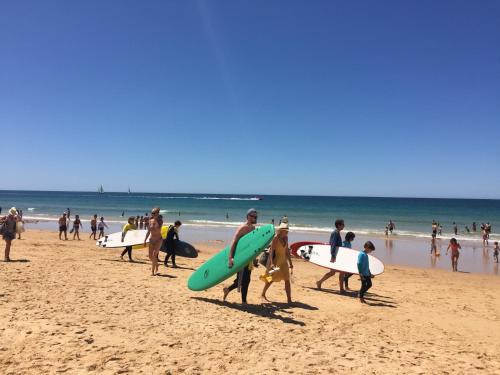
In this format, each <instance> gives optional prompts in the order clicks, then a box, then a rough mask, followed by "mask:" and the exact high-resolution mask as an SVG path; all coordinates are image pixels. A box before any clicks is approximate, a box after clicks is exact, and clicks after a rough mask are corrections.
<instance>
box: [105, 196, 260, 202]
mask: <svg viewBox="0 0 500 375" xmlns="http://www.w3.org/2000/svg"><path fill="white" fill-rule="evenodd" d="M113 198H145V199H195V200H223V201H259V200H261V199H260V198H257V197H250V198H241V197H190V196H182V197H173V196H167V197H162V196H147V195H135V194H134V195H114V196H113Z"/></svg>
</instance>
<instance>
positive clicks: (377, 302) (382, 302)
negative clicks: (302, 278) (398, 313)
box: [302, 286, 397, 309]
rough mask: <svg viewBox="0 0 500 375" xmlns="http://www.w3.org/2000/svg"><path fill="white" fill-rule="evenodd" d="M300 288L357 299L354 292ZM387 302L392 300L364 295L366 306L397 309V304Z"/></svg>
mask: <svg viewBox="0 0 500 375" xmlns="http://www.w3.org/2000/svg"><path fill="white" fill-rule="evenodd" d="M302 288H305V289H311V290H315V291H317V292H323V293H329V294H336V295H338V296H340V297H347V298H356V299H357V298H358V292H356V291H349V292H344V293H340V291H338V290H333V289H325V288H322V289H318V288H313V287H310V286H303V287H302ZM389 300H392V298H391V297H386V296H382V295H378V294H375V293H370V292H366V294H365V301H366V302H367V303H366V304H367V305H369V306H377V307H389V308H393V309H395V308H396V307H397V304H396V303H395V302H393V301H389ZM372 301H373V302H372Z"/></svg>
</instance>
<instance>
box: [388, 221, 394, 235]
mask: <svg viewBox="0 0 500 375" xmlns="http://www.w3.org/2000/svg"><path fill="white" fill-rule="evenodd" d="M387 226H388V227H389V233H390V234H392V232H393V231H394V229H396V224H394V222H393V221H392V220H389V224H387Z"/></svg>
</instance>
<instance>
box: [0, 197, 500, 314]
mask: <svg viewBox="0 0 500 375" xmlns="http://www.w3.org/2000/svg"><path fill="white" fill-rule="evenodd" d="M257 220H258V213H257V211H256V210H255V209H253V208H252V209H249V210H248V211H247V214H246V221H245V222H244V223H243V224H241V225H240V226H239V227H238V229H237V230H236V232H235V234H234V236H233V238H232V241H231V244H230V247H229V249H230V250H229V255H228V259H227V266H228V268H232V267H233V265H234V257H235V252H236V250H237V245H238V242H239V240H240V239H241V238H242V237H243V236H245V235H246V234H248V233H250V232H252V231H253V230H254V229H255V227H256V224H257ZM163 222H164V220H163V216H162V215H160V208H159V207H155V208H153V209H152V210H151V213H150V214H148V213H145V214H144V215H143V216H130V217H129V218H128V220H127V223H126V224H125V225H124V226H123V228H122V234H121V241H122V242H123V241H124V239H125V237H126V235H127V233H128V232H129V231H132V230H137V229H144V230H145V231H146V234H145V236H144V241H143V246H144V247H148V258H149V260H150V261H151V275H152V276H157V275H159V272H158V270H159V263H160V259H159V253H160V250H163V251H164V252H166V255H165V259H164V265H165V267H168V261H169V259H171V261H172V267H173V268H177V265H176V262H175V259H176V247H177V244H178V243H179V228H180V227H181V225H182V223H181V222H180V221H175V223H174V224H173V225H170V226H168V227H167V230H166V233H164V234H162V227H163ZM58 225H59V239H60V240H68V228H69V227H70V226H71V229H70V231H69V232H70V234H73V240H81V238H80V230H81V229H83V223H82V221H81V219H80V216H79V215H75V216H74V220H71V211H70V209H69V208H68V209H67V210H66V211H65V212H64V213H63V214H62V215H61V216H60V217H59V219H58ZM273 225H274V220H273ZM344 227H345V223H344V220H342V219H337V220H336V221H335V229H334V230H333V232H332V233H331V235H330V241H329V245H330V256H331V258H330V263H331V267H330V269H329V270H328V272H326V273H325V274H324V275H323V276H322V277H321V278H320V279H319V280H318V281H317V282H316V288H317V289H321V288H322V286H323V283H324V282H326V281H327V280H328V279H330V278H331V277H332V276H334V275H335V274H337V275H338V281H339V282H338V284H339V288H340V293H347V292H348V291H350V289H349V279H350V277H351V276H352V274H350V273H346V272H341V271H338V270H336V267H335V262H336V260H337V255H338V253H339V251H341V250H340V249H341V248H352V241H353V240H354V238H355V237H356V236H355V234H354V233H353V232H347V233H346V234H345V237H344V240H343V239H342V234H341V232H342V231H343V230H344ZM431 228H432V234H431V255H433V256H439V255H440V254H439V253H438V252H437V246H436V237H437V236H440V235H441V234H442V226H441V224H440V223H438V222H436V221H435V220H433V221H432V224H431ZM453 228H454V233H455V234H456V233H457V231H458V228H457V225H456V224H455V223H453ZM466 228H467V229H468V227H467V226H466ZM480 228H481V231H482V234H483V244H484V245H487V244H488V240H489V236H490V233H491V225H490V223H485V224H481V226H480ZM107 229H109V227H108V225H107V224H106V222H105V220H104V217H102V216H101V217H99V216H98V215H97V214H94V215H93V216H92V217H91V218H90V235H89V239H93V240H99V239H101V238H103V237H105V236H106V235H105V231H106V230H107ZM395 229H396V224H395V223H394V221H392V220H389V223H388V224H387V226H386V228H385V234H386V235H389V234H392V233H393V232H394V230H395ZM289 230H290V228H289V222H288V217H287V216H284V217H283V218H282V219H281V220H280V221H279V224H278V226H276V228H275V235H274V238H273V239H272V241H271V244H270V246H269V247H268V249H266V251H265V252H264V253H263V254H262V255H261V256H260V258H255V259H253V260H252V261H251V262H249V264H247V265H246V266H244V267H243V268H242V269H241V270H240V271H239V272H237V273H236V277H235V279H234V281H233V282H232V284H230V285H228V286H225V287H224V288H223V300H226V298H227V296H228V295H229V293H230V292H231V291H233V290H238V292H240V293H241V300H242V303H243V304H246V303H247V294H248V288H249V285H250V280H251V273H252V271H253V270H254V269H255V268H256V267H259V264H260V265H262V266H264V267H265V269H264V271H263V273H262V275H260V277H259V279H260V280H261V281H262V282H264V286H263V289H262V293H261V299H262V303H267V302H269V301H268V299H267V296H266V293H267V291H268V289H269V288H270V287H271V285H272V284H274V283H278V282H284V290H285V294H286V298H287V302H288V303H292V292H291V283H290V275H291V274H292V272H293V262H292V257H291V255H290V247H289V244H288V232H289ZM476 230H477V225H476V223H475V222H473V223H472V231H473V232H474V231H476ZM24 231H25V229H24V221H23V214H22V211H21V210H17V209H16V208H15V207H12V208H11V209H10V210H9V211H8V214H7V215H6V216H3V217H0V235H1V236H2V238H3V239H4V241H5V256H4V260H5V261H6V262H9V261H10V252H11V247H12V241H13V240H14V239H15V238H16V237H17V238H18V239H21V234H22V233H23V232H24ZM132 248H133V247H132V246H124V250H123V251H122V253H121V255H120V259H122V260H123V257H124V255H125V254H128V259H129V261H130V262H133V259H132ZM460 250H461V246H460V243H459V242H458V241H457V239H456V238H451V239H450V241H449V245H448V247H447V250H446V254H447V255H448V252H450V253H451V264H452V270H453V271H457V270H458V259H459V255H460ZM373 251H375V246H374V244H373V243H372V242H371V241H366V242H365V244H364V246H363V249H362V250H361V251H359V253H358V257H357V269H358V274H359V279H360V281H361V286H360V289H359V292H358V293H357V295H358V297H359V300H360V302H361V303H366V301H365V299H364V295H365V293H366V292H367V291H368V290H369V289H370V288H371V287H372V278H373V277H374V276H373V275H372V274H371V273H370V266H369V257H368V255H369V254H370V253H372V252H373ZM498 255H499V246H498V242H495V243H494V251H493V257H494V260H495V261H496V262H498Z"/></svg>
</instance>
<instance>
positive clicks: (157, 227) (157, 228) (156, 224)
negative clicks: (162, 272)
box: [144, 207, 163, 276]
mask: <svg viewBox="0 0 500 375" xmlns="http://www.w3.org/2000/svg"><path fill="white" fill-rule="evenodd" d="M159 216H160V208H159V207H155V208H153V209H152V210H151V219H149V217H148V216H147V214H146V218H147V219H148V223H147V230H148V231H147V233H146V237H144V247H146V243H147V241H148V237H149V236H150V235H151V237H150V238H149V253H148V255H149V259H150V260H151V276H156V275H158V254H159V253H160V247H161V244H162V242H163V238H162V237H161V227H162V225H163V221H162V220H161V219H160V218H159Z"/></svg>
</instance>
